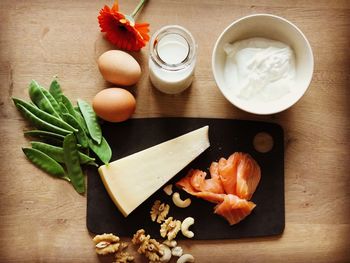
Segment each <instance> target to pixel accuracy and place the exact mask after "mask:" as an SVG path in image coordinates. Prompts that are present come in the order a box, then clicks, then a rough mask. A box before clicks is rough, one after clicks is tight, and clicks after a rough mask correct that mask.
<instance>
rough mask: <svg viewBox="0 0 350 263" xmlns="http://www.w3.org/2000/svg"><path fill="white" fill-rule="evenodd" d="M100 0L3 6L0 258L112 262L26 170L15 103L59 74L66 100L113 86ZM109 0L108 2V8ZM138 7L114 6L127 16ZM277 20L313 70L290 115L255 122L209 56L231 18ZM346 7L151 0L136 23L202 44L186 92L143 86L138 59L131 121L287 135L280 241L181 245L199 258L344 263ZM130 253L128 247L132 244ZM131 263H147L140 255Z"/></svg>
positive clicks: (349, 100)
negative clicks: (232, 124)
mask: <svg viewBox="0 0 350 263" xmlns="http://www.w3.org/2000/svg"><path fill="white" fill-rule="evenodd" d="M105 3H106V2H103V1H82V0H76V1H71V0H62V1H52V0H35V1H24V0H19V1H10V0H2V1H1V2H0V19H1V23H0V120H1V123H2V124H1V125H0V143H1V148H0V160H1V166H0V243H1V246H0V262H100V261H102V262H112V258H110V257H107V258H99V257H97V256H96V254H95V252H94V249H93V245H92V242H91V236H90V235H89V233H88V231H87V229H86V226H85V215H86V198H85V197H83V196H79V195H78V194H76V193H75V192H74V190H73V189H72V187H71V186H70V185H69V184H67V183H66V182H65V181H63V180H57V179H55V178H52V177H49V176H47V175H46V174H44V173H43V172H41V171H40V170H38V169H37V168H35V167H34V166H33V165H31V164H30V163H29V162H28V161H27V160H26V159H25V157H24V155H23V154H22V152H21V147H23V146H25V145H28V141H27V139H26V138H24V137H23V134H22V131H23V129H26V128H28V126H27V123H26V122H25V121H24V120H23V119H22V117H21V116H20V114H19V113H18V112H17V111H16V109H15V107H14V106H13V105H12V103H11V99H10V97H11V96H17V97H21V98H28V95H27V85H28V83H29V82H30V80H31V79H32V78H33V79H36V80H38V81H39V82H41V83H43V84H45V85H48V84H49V83H50V81H51V79H52V76H54V75H58V76H59V78H60V82H61V84H62V87H63V89H64V92H65V93H66V94H67V96H68V97H69V98H82V99H86V100H87V101H91V99H92V97H93V96H94V95H95V94H96V93H97V92H98V91H99V90H101V89H103V88H105V87H107V86H110V84H108V83H106V82H105V81H104V80H103V79H102V77H101V75H100V74H99V72H98V69H97V65H96V59H97V57H98V56H99V55H100V54H101V53H102V52H104V51H106V50H109V49H112V48H113V47H112V46H111V45H110V44H108V43H107V42H106V41H105V40H104V39H103V37H102V35H101V34H100V32H99V28H98V23H97V19H96V17H97V14H98V10H99V9H100V8H101V7H102V6H103V5H104V4H105ZM111 3H112V1H109V2H108V3H107V4H109V5H110V4H111ZM136 4H137V1H136V0H132V1H121V0H120V6H121V10H122V11H124V12H125V13H129V12H131V11H132V9H133V8H134V6H136ZM253 13H272V14H276V15H280V16H283V17H285V18H287V19H289V20H290V21H292V22H293V23H295V24H297V25H298V26H299V27H300V29H301V30H302V31H303V32H304V33H305V35H306V36H307V37H308V39H309V41H310V43H311V46H312V47H313V52H314V57H315V71H314V76H313V81H312V83H311V86H310V88H309V90H308V91H307V93H306V94H305V96H304V97H303V98H302V99H301V100H300V101H299V102H298V103H297V104H296V105H295V106H293V107H292V108H291V109H289V110H287V111H285V112H282V113H280V114H275V115H271V116H254V115H251V114H248V113H244V112H242V111H240V110H238V109H237V108H235V107H233V106H232V105H231V104H229V103H228V102H227V101H226V100H225V99H224V97H223V96H222V95H221V93H220V92H219V90H218V89H217V88H216V85H215V82H214V79H213V76H212V72H211V52H212V49H213V46H214V43H215V41H216V39H217V37H218V36H219V34H220V32H221V31H222V30H223V29H224V28H225V27H226V26H227V25H228V24H230V23H231V22H232V21H233V20H235V19H237V18H240V17H242V16H244V15H248V14H253ZM349 13H350V2H349V1H348V0H343V1H342V0H337V1H328V0H323V1H316V0H297V1H282V0H278V1H275V0H258V1H233V0H232V1H199V0H193V1H185V0H182V1H180V0H175V1H174V0H158V1H155V0H150V1H149V3H148V4H147V5H146V6H145V8H144V10H143V12H142V14H141V15H140V16H139V18H138V20H139V21H140V22H141V21H147V22H150V24H151V33H153V32H155V31H156V30H157V29H159V28H161V27H162V26H164V25H167V24H179V25H182V26H184V27H186V28H188V29H189V30H190V31H191V32H192V33H193V35H194V37H195V39H196V40H197V42H198V47H199V53H198V55H199V56H198V61H197V67H196V77H195V81H194V83H193V85H192V87H191V88H190V89H189V90H187V91H185V92H184V93H182V94H180V95H176V96H168V95H164V94H161V93H160V92H158V91H157V90H155V89H154V88H153V87H152V86H151V84H150V82H149V79H148V66H147V58H148V49H147V48H145V49H144V50H142V52H140V53H133V55H134V57H135V58H136V59H137V60H138V61H139V62H140V64H141V67H142V70H143V72H144V74H143V76H142V79H141V80H140V81H139V83H138V84H137V85H136V86H135V87H131V88H129V90H130V91H131V92H132V93H134V94H135V95H136V97H137V109H136V113H135V115H134V116H135V117H155V116H188V117H218V118H238V119H251V120H265V121H273V122H277V123H279V124H281V125H282V126H283V127H284V129H285V144H286V148H285V179H286V182H285V189H286V229H285V232H284V234H283V235H282V236H281V237H277V238H276V237H273V238H271V237H266V238H259V239H243V240H226V241H182V242H181V245H182V246H183V247H184V250H185V251H186V252H189V253H191V254H193V255H194V256H195V258H196V262H281V261H282V260H283V261H284V262H289V263H292V262H349V261H350V252H349V247H350V223H349V217H350V191H349V189H350V175H349V171H350V162H349V154H350V143H349V141H350V119H349V113H350V89H349V83H350V53H349V46H350V30H349V28H350V16H349ZM130 250H131V251H132V248H130ZM136 262H146V261H145V260H142V259H141V258H140V257H138V256H137V261H136Z"/></svg>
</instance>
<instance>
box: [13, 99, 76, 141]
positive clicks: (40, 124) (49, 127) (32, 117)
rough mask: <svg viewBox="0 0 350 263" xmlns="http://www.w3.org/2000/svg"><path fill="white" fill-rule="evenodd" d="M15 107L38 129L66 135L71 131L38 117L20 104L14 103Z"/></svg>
mask: <svg viewBox="0 0 350 263" xmlns="http://www.w3.org/2000/svg"><path fill="white" fill-rule="evenodd" d="M16 107H17V108H18V109H19V110H20V111H21V112H22V114H23V116H24V117H25V118H26V119H27V120H29V121H30V122H31V123H32V124H33V125H34V126H35V127H37V128H39V129H43V130H46V131H50V132H54V133H58V134H61V135H67V134H70V133H72V131H68V130H66V129H63V128H60V127H58V126H55V125H53V124H51V123H48V122H46V121H44V120H42V119H40V118H38V117H37V116H36V115H35V114H33V113H32V112H30V111H29V110H27V109H26V108H25V107H23V106H22V105H20V104H16Z"/></svg>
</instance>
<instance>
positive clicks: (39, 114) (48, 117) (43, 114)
mask: <svg viewBox="0 0 350 263" xmlns="http://www.w3.org/2000/svg"><path fill="white" fill-rule="evenodd" d="M12 100H13V101H14V103H15V105H16V107H17V108H18V105H21V106H23V107H24V108H26V109H27V110H28V111H30V112H31V113H32V114H34V115H35V116H36V117H37V118H39V119H41V120H43V121H45V122H47V123H50V124H52V125H55V126H57V127H60V128H62V129H65V130H68V131H72V132H73V131H74V132H76V131H77V130H76V129H75V128H73V127H72V126H71V125H69V124H68V123H66V122H65V121H63V120H61V119H59V118H57V117H55V116H52V115H50V114H48V113H47V112H45V111H43V110H41V109H38V108H35V107H33V106H32V105H30V104H29V103H27V102H25V101H23V100H21V99H17V98H12Z"/></svg>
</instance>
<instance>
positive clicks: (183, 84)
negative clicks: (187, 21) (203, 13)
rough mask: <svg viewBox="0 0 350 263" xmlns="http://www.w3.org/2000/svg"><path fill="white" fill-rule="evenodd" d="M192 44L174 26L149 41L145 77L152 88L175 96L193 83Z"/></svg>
mask: <svg viewBox="0 0 350 263" xmlns="http://www.w3.org/2000/svg"><path fill="white" fill-rule="evenodd" d="M196 53H197V50H196V43H195V41H194V38H193V36H192V35H191V33H190V32H189V31H188V30H186V29H185V28H183V27H181V26H177V25H169V26H165V27H163V28H161V29H160V30H158V31H157V32H156V33H155V34H153V36H152V38H151V41H150V56H149V76H150V79H151V82H152V84H153V86H155V87H156V88H157V89H159V90H160V91H162V92H164V93H168V94H176V93H179V92H181V91H183V90H185V89H187V88H188V87H189V86H190V85H191V83H192V80H193V75H194V66H195V64H196Z"/></svg>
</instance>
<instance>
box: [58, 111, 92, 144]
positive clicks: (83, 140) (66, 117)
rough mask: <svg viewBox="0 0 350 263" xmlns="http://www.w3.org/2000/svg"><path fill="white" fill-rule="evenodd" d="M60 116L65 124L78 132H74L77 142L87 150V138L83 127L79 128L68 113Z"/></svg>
mask: <svg viewBox="0 0 350 263" xmlns="http://www.w3.org/2000/svg"><path fill="white" fill-rule="evenodd" d="M62 116H63V118H64V120H65V121H66V122H67V123H69V124H70V125H71V126H73V127H74V128H76V129H77V130H78V131H77V132H75V134H76V136H77V139H78V142H79V143H80V144H81V146H83V147H85V148H87V147H88V146H89V144H88V137H87V135H86V133H85V132H84V129H83V127H81V125H80V124H79V122H78V121H77V120H76V119H75V118H74V117H73V116H72V115H70V114H68V113H63V114H62Z"/></svg>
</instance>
